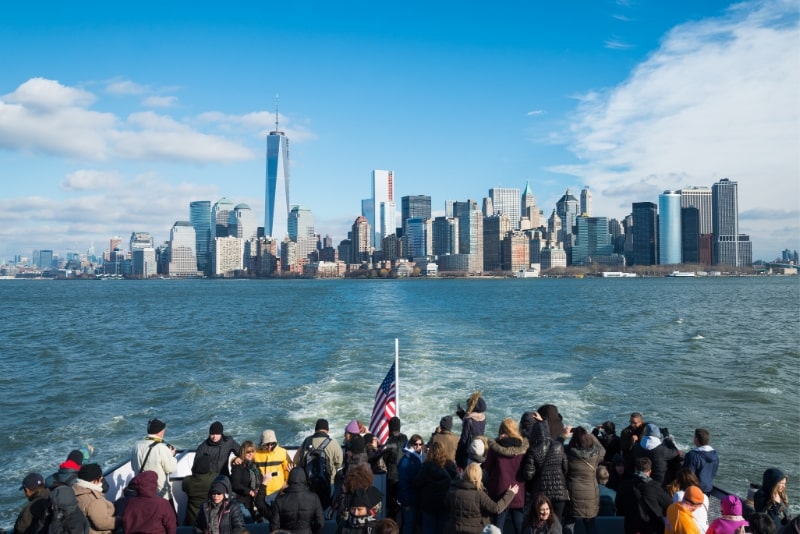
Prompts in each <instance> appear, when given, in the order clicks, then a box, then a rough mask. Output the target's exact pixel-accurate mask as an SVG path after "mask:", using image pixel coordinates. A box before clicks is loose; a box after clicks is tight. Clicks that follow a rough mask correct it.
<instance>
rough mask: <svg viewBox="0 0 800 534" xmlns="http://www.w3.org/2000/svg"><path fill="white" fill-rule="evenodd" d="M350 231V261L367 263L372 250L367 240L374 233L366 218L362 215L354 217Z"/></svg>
mask: <svg viewBox="0 0 800 534" xmlns="http://www.w3.org/2000/svg"><path fill="white" fill-rule="evenodd" d="M351 233H352V235H353V238H352V245H351V246H352V257H351V258H350V263H356V264H360V263H365V262H366V263H369V261H370V253H371V251H372V247H371V245H370V241H369V240H370V237H372V236H373V235H374V234H373V232H372V228H371V227H370V225H369V221H368V220H367V218H366V217H364V216H363V215H362V216H360V217H356V220H355V222H353V227H352V228H351Z"/></svg>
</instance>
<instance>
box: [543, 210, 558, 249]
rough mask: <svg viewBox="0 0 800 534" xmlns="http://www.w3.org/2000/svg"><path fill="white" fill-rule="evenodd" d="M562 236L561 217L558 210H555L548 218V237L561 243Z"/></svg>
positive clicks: (554, 241) (549, 239)
mask: <svg viewBox="0 0 800 534" xmlns="http://www.w3.org/2000/svg"><path fill="white" fill-rule="evenodd" d="M561 237H562V233H561V217H559V216H558V214H557V213H556V210H553V213H551V214H550V218H549V219H548V220H547V239H548V241H552V242H553V243H561Z"/></svg>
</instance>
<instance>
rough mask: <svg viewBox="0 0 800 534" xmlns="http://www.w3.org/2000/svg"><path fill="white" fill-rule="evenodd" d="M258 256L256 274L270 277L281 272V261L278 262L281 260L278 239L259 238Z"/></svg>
mask: <svg viewBox="0 0 800 534" xmlns="http://www.w3.org/2000/svg"><path fill="white" fill-rule="evenodd" d="M256 256H257V266H256V272H257V273H258V275H259V276H270V275H272V274H275V273H280V272H281V269H280V267H281V265H280V261H278V260H279V259H280V250H279V248H278V241H277V240H276V239H274V238H272V237H260V238H258V248H257V251H256Z"/></svg>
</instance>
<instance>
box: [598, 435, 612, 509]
mask: <svg viewBox="0 0 800 534" xmlns="http://www.w3.org/2000/svg"><path fill="white" fill-rule="evenodd" d="M598 439H599V438H598ZM596 474H597V489H598V490H600V510H599V511H598V512H597V515H598V516H603V517H608V516H615V515H617V507H616V505H615V504H614V501H615V500H616V498H617V492H616V491H614V490H613V489H611V488H609V487H608V486H607V484H608V479H609V474H608V468H606V466H604V465H602V464H601V465H598V466H597V473H596Z"/></svg>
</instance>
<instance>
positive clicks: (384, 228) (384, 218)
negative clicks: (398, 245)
mask: <svg viewBox="0 0 800 534" xmlns="http://www.w3.org/2000/svg"><path fill="white" fill-rule="evenodd" d="M378 212H379V217H380V219H379V221H378V222H379V224H380V230H381V232H380V234H381V239H386V238H387V237H389V236H390V235H394V234H396V233H397V204H395V203H394V201H392V202H381V205H380V209H379V210H378Z"/></svg>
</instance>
